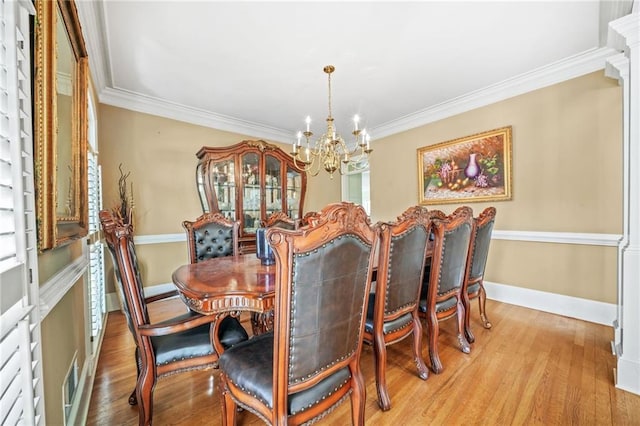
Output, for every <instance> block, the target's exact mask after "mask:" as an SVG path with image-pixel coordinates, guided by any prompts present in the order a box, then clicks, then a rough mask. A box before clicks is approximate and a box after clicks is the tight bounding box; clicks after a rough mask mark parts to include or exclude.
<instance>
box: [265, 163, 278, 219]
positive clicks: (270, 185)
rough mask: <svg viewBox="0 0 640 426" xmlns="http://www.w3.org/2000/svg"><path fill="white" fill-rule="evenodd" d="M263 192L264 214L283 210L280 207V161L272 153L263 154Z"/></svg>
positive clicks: (267, 215)
mask: <svg viewBox="0 0 640 426" xmlns="http://www.w3.org/2000/svg"><path fill="white" fill-rule="evenodd" d="M264 180H265V185H264V189H265V193H264V197H265V200H264V203H265V206H266V216H265V217H269V216H270V215H271V214H273V213H275V212H280V211H283V207H282V161H280V160H279V159H277V158H276V157H274V156H272V155H266V156H265V173H264Z"/></svg>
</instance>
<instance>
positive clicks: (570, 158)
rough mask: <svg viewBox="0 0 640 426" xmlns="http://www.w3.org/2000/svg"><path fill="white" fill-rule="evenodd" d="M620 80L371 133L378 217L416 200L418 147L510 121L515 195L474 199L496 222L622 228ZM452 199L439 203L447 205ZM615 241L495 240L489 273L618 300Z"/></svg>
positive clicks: (542, 227) (566, 86) (597, 80)
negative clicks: (491, 209) (382, 134)
mask: <svg viewBox="0 0 640 426" xmlns="http://www.w3.org/2000/svg"><path fill="white" fill-rule="evenodd" d="M621 96H622V94H621V89H620V87H619V86H618V85H617V83H616V81H615V80H612V79H608V78H606V77H604V75H603V72H595V73H592V74H589V75H586V76H583V77H581V78H577V79H574V80H570V81H567V82H563V83H560V84H556V85H554V86H550V87H547V88H544V89H540V90H536V91H534V92H530V93H527V94H524V95H521V96H518V97H515V98H511V99H507V100H504V101H502V102H498V103H496V104H493V105H489V106H486V107H483V108H478V109H476V110H473V111H470V112H467V113H463V114H459V115H456V116H454V117H450V118H447V119H444V120H441V121H438V122H435V123H432V124H429V125H426V126H422V127H419V128H416V129H412V130H409V131H406V132H403V133H400V134H396V135H393V136H390V137H387V138H384V139H381V140H378V141H376V142H375V144H374V146H373V148H374V149H375V151H374V153H373V155H372V158H371V206H372V207H371V208H372V218H373V220H379V219H385V220H388V219H393V218H395V217H396V216H397V215H398V214H399V213H401V212H402V211H403V210H404V209H405V208H406V207H408V206H410V205H414V204H416V203H417V202H418V172H417V167H418V166H417V149H418V148H420V147H424V146H428V145H433V144H436V143H439V142H444V141H448V140H452V139H456V138H459V137H463V136H467V135H471V134H475V133H478V132H483V131H486V130H491V129H495V128H499V127H503V126H508V125H511V126H512V127H513V161H512V171H513V187H512V193H513V199H512V200H511V201H502V202H493V203H472V204H469V205H470V206H471V207H472V208H473V209H474V212H475V213H476V214H477V213H479V212H480V211H481V210H482V209H484V208H485V207H487V206H489V205H494V206H495V207H496V208H497V209H498V214H497V217H496V227H495V229H497V230H516V231H548V232H579V233H611V234H620V233H622V185H621V183H622V101H621ZM455 207H457V205H455V204H448V205H433V206H429V208H438V209H441V210H443V211H445V212H451V211H453V210H454V209H455ZM615 253H616V249H615V248H613V247H592V246H580V245H563V244H538V243H524V242H513V241H499V242H495V244H493V246H492V251H491V254H490V256H489V265H488V270H487V277H486V279H487V280H488V281H494V282H498V283H504V284H512V285H516V286H521V287H526V288H531V289H536V290H542V291H550V292H553V293H559V294H565V295H570V296H576V297H583V298H587V299H592V300H598V301H603V302H610V303H614V302H615V300H616V263H615V262H616V256H615Z"/></svg>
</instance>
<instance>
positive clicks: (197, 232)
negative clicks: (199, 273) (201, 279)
mask: <svg viewBox="0 0 640 426" xmlns="http://www.w3.org/2000/svg"><path fill="white" fill-rule="evenodd" d="M182 227H183V228H184V230H185V232H186V233H187V248H188V251H189V263H198V262H202V261H204V260H207V259H213V258H215V257H224V256H233V255H235V254H238V252H239V249H238V235H239V229H240V222H238V221H232V220H229V219H227V218H226V217H224V216H223V215H222V214H220V213H204V214H203V215H201V216H199V217H198V218H197V219H195V220H194V221H188V220H185V221H183V222H182ZM216 328H221V329H223V330H225V333H224V334H221V333H218V339H214V347H215V349H216V352H217V353H218V354H221V353H222V352H224V350H225V348H227V347H229V346H231V345H233V344H235V343H238V342H241V341H243V340H247V339H248V338H249V334H248V333H247V332H246V330H245V329H244V327H243V326H242V324H241V323H240V321H239V320H238V318H236V317H233V316H226V317H224V318H222V319H221V321H219V325H216ZM231 330H234V331H235V333H231Z"/></svg>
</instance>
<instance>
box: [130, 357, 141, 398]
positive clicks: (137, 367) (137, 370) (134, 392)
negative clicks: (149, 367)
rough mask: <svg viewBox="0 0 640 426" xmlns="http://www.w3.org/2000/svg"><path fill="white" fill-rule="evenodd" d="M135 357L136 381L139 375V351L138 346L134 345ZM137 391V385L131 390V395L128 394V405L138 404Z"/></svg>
mask: <svg viewBox="0 0 640 426" xmlns="http://www.w3.org/2000/svg"><path fill="white" fill-rule="evenodd" d="M135 357H136V358H135V359H136V383H137V381H138V378H139V377H140V362H141V361H140V352H139V351H138V348H137V347H136V354H135ZM137 391H138V387H137V386H136V387H135V388H133V392H131V395H129V405H138V396H137V395H136V392H137Z"/></svg>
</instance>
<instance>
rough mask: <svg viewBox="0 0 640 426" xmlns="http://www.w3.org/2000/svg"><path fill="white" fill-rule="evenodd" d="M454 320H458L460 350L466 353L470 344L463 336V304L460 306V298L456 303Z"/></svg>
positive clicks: (469, 349) (468, 351)
mask: <svg viewBox="0 0 640 426" xmlns="http://www.w3.org/2000/svg"><path fill="white" fill-rule="evenodd" d="M456 321H457V322H458V345H459V346H460V350H461V351H462V352H464V353H465V354H468V353H470V352H471V346H469V342H467V339H466V338H465V337H464V306H462V301H461V300H460V299H458V303H457V304H456Z"/></svg>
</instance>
